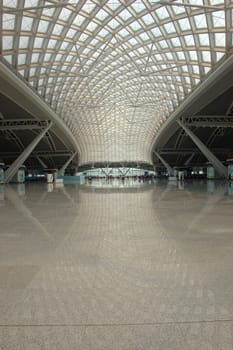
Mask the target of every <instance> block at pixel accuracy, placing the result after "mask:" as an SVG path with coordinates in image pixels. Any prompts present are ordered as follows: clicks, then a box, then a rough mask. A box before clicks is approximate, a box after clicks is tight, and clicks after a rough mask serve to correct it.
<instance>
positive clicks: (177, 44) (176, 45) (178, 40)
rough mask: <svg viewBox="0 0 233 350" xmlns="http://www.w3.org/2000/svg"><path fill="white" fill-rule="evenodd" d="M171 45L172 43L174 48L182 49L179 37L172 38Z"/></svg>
mask: <svg viewBox="0 0 233 350" xmlns="http://www.w3.org/2000/svg"><path fill="white" fill-rule="evenodd" d="M171 43H172V46H174V47H180V46H181V42H180V39H179V38H178V37H176V38H172V39H171Z"/></svg>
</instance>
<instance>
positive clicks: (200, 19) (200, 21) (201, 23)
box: [194, 14, 207, 29]
mask: <svg viewBox="0 0 233 350" xmlns="http://www.w3.org/2000/svg"><path fill="white" fill-rule="evenodd" d="M194 21H195V25H196V28H200V29H201V28H207V23H206V16H205V15H203V14H201V15H198V16H194Z"/></svg>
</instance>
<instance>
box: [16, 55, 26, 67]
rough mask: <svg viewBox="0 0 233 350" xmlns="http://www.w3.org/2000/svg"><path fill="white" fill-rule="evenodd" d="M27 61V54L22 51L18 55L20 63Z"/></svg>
mask: <svg viewBox="0 0 233 350" xmlns="http://www.w3.org/2000/svg"><path fill="white" fill-rule="evenodd" d="M25 63H26V54H25V53H20V54H19V55H18V64H19V65H21V64H25Z"/></svg>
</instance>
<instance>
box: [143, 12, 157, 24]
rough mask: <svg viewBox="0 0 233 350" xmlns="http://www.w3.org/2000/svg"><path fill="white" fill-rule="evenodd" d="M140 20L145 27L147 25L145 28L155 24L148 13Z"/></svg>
mask: <svg viewBox="0 0 233 350" xmlns="http://www.w3.org/2000/svg"><path fill="white" fill-rule="evenodd" d="M142 20H143V22H144V23H145V25H147V26H149V25H151V24H152V23H154V22H155V21H154V18H153V17H152V16H151V15H150V14H149V13H147V14H146V15H145V16H143V17H142Z"/></svg>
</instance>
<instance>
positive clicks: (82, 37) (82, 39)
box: [79, 33, 88, 41]
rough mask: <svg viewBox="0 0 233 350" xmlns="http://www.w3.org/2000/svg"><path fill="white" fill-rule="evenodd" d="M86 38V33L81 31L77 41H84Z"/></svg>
mask: <svg viewBox="0 0 233 350" xmlns="http://www.w3.org/2000/svg"><path fill="white" fill-rule="evenodd" d="M87 38H88V35H87V34H85V33H82V34H81V36H80V37H79V41H86V40H87Z"/></svg>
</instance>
